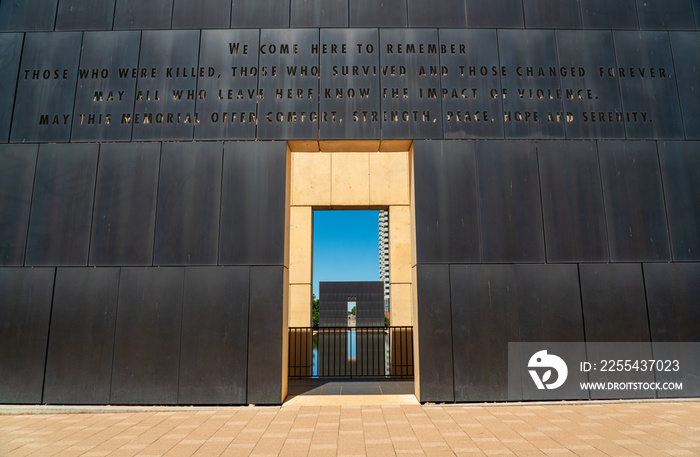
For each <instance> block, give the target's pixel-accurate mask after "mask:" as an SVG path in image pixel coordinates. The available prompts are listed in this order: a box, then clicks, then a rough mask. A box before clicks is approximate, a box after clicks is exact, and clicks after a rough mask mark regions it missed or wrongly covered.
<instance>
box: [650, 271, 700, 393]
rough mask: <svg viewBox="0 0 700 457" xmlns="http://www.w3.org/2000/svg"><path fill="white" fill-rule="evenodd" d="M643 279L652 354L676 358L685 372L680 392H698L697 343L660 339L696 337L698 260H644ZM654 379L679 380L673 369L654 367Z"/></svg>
mask: <svg viewBox="0 0 700 457" xmlns="http://www.w3.org/2000/svg"><path fill="white" fill-rule="evenodd" d="M644 280H645V284H646V292H647V303H648V307H649V325H650V328H651V341H652V342H653V343H654V344H653V345H652V346H653V350H654V358H655V359H660V360H678V361H679V365H680V367H681V369H682V370H683V372H685V373H689V375H686V376H684V377H683V378H681V379H680V381H681V382H683V391H682V395H683V396H684V397H692V396H699V395H700V386H698V380H697V373H698V372H700V361H698V353H697V349H696V348H697V345H694V347H693V346H683V345H680V346H676V345H671V346H670V347H669V346H667V345H664V344H663V343H675V342H678V343H681V342H698V341H700V326H698V325H697V324H698V322H700V307H699V306H698V297H700V264H698V263H686V264H683V263H671V264H645V265H644ZM669 375H670V376H669ZM656 379H657V381H674V382H678V381H679V379H678V377H677V376H675V373H663V372H658V371H657V372H656ZM657 396H658V397H659V398H663V397H674V396H679V392H672V391H658V392H657Z"/></svg>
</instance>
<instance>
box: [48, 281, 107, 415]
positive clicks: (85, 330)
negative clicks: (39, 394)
mask: <svg viewBox="0 0 700 457" xmlns="http://www.w3.org/2000/svg"><path fill="white" fill-rule="evenodd" d="M118 291H119V268H58V269H57V271H56V285H55V292H54V299H53V308H52V313H51V330H50V333H49V346H48V355H47V356H46V380H45V385H44V398H43V400H42V403H54V404H61V405H65V404H103V405H105V404H109V389H110V382H111V378H112V352H113V348H114V323H115V319H116V312H117V294H118Z"/></svg>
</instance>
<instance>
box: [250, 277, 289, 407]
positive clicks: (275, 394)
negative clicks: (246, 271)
mask: <svg viewBox="0 0 700 457" xmlns="http://www.w3.org/2000/svg"><path fill="white" fill-rule="evenodd" d="M287 277H288V273H287V269H286V268H284V267H281V266H280V267H262V266H261V267H251V268H250V304H249V311H248V313H249V318H248V335H249V337H248V397H247V403H253V404H256V405H266V404H273V405H274V404H280V403H281V402H282V400H283V398H282V364H283V363H284V364H286V363H287V354H285V353H283V339H284V338H286V337H287V310H286V304H285V303H286V302H285V297H284V289H285V286H284V285H285V284H286V283H287V281H288V279H287Z"/></svg>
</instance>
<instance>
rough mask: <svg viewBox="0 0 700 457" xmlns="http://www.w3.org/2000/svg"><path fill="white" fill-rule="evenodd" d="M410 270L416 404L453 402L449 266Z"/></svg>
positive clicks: (424, 266) (429, 266) (428, 266)
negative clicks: (413, 290) (413, 292)
mask: <svg viewBox="0 0 700 457" xmlns="http://www.w3.org/2000/svg"><path fill="white" fill-rule="evenodd" d="M414 268H415V269H416V273H415V275H414V278H415V279H414V280H415V281H416V283H415V287H416V294H417V296H416V300H417V303H418V313H417V315H416V316H414V317H413V319H414V321H413V322H414V326H415V327H417V330H416V332H417V338H418V354H417V356H418V357H420V359H419V365H418V366H419V370H420V375H419V377H418V379H419V382H420V401H422V402H426V401H441V402H442V401H454V399H455V391H454V381H453V378H454V376H453V360H452V326H451V325H450V321H451V320H452V312H451V311H450V266H449V265H421V264H419V265H417V266H416V267H414ZM415 327H414V328H415Z"/></svg>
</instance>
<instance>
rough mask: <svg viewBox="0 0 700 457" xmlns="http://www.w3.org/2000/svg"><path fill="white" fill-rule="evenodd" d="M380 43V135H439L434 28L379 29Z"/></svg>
mask: <svg viewBox="0 0 700 457" xmlns="http://www.w3.org/2000/svg"><path fill="white" fill-rule="evenodd" d="M379 42H380V46H381V53H380V57H379V61H380V63H381V85H382V103H381V106H382V116H381V121H382V138H385V139H386V138H389V139H393V138H413V139H419V138H421V139H422V138H442V115H441V114H442V106H441V103H440V93H441V87H440V54H439V51H438V47H439V46H438V34H437V30H435V29H381V30H380V31H379ZM411 46H413V48H411ZM431 67H432V68H431Z"/></svg>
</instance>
